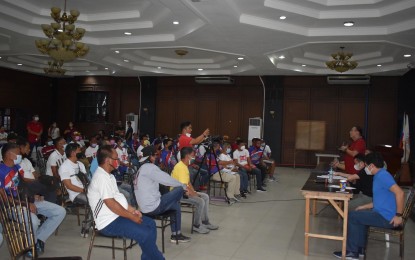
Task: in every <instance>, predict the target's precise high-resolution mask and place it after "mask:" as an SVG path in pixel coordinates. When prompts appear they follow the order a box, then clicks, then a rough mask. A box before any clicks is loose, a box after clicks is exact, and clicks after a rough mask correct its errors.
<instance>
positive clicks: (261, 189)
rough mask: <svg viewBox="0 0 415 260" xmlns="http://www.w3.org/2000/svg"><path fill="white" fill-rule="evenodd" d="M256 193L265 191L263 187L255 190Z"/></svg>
mask: <svg viewBox="0 0 415 260" xmlns="http://www.w3.org/2000/svg"><path fill="white" fill-rule="evenodd" d="M256 191H257V192H265V191H267V190H266V189H264V188H263V187H261V188H258V189H256Z"/></svg>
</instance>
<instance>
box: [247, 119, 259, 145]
mask: <svg viewBox="0 0 415 260" xmlns="http://www.w3.org/2000/svg"><path fill="white" fill-rule="evenodd" d="M253 138H262V119H261V118H260V117H254V118H250V119H249V128H248V145H252V139H253Z"/></svg>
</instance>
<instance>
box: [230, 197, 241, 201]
mask: <svg viewBox="0 0 415 260" xmlns="http://www.w3.org/2000/svg"><path fill="white" fill-rule="evenodd" d="M239 198H240V196H239ZM231 200H234V201H235V202H241V200H240V199H237V198H236V197H235V198H231Z"/></svg>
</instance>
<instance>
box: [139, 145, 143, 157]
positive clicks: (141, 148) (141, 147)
mask: <svg viewBox="0 0 415 260" xmlns="http://www.w3.org/2000/svg"><path fill="white" fill-rule="evenodd" d="M143 149H144V146H142V145H141V144H140V146H139V147H138V149H137V156H138V157H141V156H143V155H142V154H141V151H142V150H143Z"/></svg>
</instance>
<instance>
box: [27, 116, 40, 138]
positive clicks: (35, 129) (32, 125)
mask: <svg viewBox="0 0 415 260" xmlns="http://www.w3.org/2000/svg"><path fill="white" fill-rule="evenodd" d="M26 128H29V129H30V130H31V131H33V132H36V133H40V132H41V131H42V130H43V125H42V123H40V122H36V121H30V122H29V123H27V125H26ZM27 139H28V141H29V143H35V142H37V141H39V140H38V137H37V135H34V134H31V133H28V134H27Z"/></svg>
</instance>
